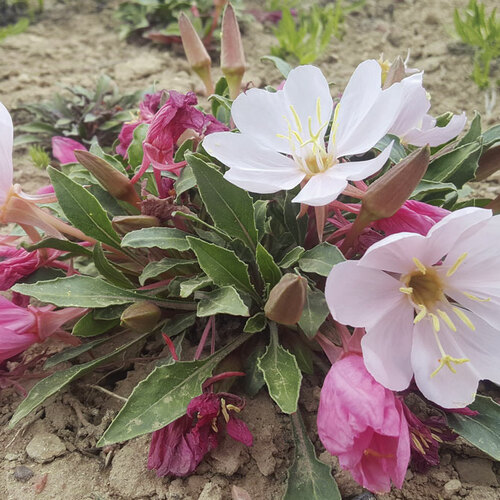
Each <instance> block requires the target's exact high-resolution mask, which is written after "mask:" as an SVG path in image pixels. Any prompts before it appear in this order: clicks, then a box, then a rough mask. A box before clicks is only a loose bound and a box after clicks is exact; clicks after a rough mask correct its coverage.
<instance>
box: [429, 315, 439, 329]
mask: <svg viewBox="0 0 500 500" xmlns="http://www.w3.org/2000/svg"><path fill="white" fill-rule="evenodd" d="M429 316H430V317H431V319H432V328H434V331H435V332H439V330H440V329H441V325H440V323H439V318H438V317H437V316H436V315H435V314H433V313H429Z"/></svg>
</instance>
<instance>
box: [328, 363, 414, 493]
mask: <svg viewBox="0 0 500 500" xmlns="http://www.w3.org/2000/svg"><path fill="white" fill-rule="evenodd" d="M318 435H319V438H320V439H321V442H322V443H323V445H324V446H325V448H326V450H327V451H328V452H329V453H331V454H332V455H336V456H338V458H339V463H340V466H341V467H342V468H343V469H347V470H348V471H349V472H350V473H351V474H352V476H353V478H354V479H355V480H356V481H357V482H358V483H359V484H361V485H362V486H363V487H365V488H367V489H369V490H370V491H373V492H377V493H382V492H388V491H389V490H390V489H391V481H392V482H393V484H394V485H395V486H397V487H398V488H401V486H402V484H403V481H404V477H405V474H406V470H407V467H408V463H409V460H410V437H409V432H408V424H407V422H406V419H405V416H404V413H403V407H402V404H401V402H400V401H399V400H398V399H397V398H396V397H395V396H394V394H393V393H392V392H391V391H389V390H388V389H386V388H385V387H383V386H382V385H380V384H379V383H378V382H377V381H375V379H374V378H373V377H372V376H371V375H370V374H369V373H368V372H367V370H366V368H365V365H364V363H363V358H362V357H361V356H360V355H358V354H353V353H348V354H347V355H345V356H344V357H342V358H341V359H340V360H339V361H337V362H336V363H334V364H333V365H332V367H331V368H330V371H329V372H328V374H327V376H326V378H325V381H324V383H323V388H322V389H321V397H320V402H319V409H318Z"/></svg>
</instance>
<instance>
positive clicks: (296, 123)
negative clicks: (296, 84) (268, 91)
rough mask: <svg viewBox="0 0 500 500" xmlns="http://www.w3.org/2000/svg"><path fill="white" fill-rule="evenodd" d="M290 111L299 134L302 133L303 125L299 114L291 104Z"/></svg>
mask: <svg viewBox="0 0 500 500" xmlns="http://www.w3.org/2000/svg"><path fill="white" fill-rule="evenodd" d="M290 111H291V112H292V115H293V119H294V120H295V125H297V128H298V129H299V132H302V123H300V119H299V115H298V114H297V110H296V109H295V108H294V107H293V106H292V105H291V104H290Z"/></svg>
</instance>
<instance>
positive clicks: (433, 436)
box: [431, 432, 443, 443]
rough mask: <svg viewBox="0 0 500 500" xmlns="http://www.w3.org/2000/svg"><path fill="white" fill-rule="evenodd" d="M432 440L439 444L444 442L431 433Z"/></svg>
mask: <svg viewBox="0 0 500 500" xmlns="http://www.w3.org/2000/svg"><path fill="white" fill-rule="evenodd" d="M431 438H432V439H434V441H437V442H438V443H442V442H443V440H442V439H441V438H440V437H439V436H438V435H437V434H434V433H433V432H431Z"/></svg>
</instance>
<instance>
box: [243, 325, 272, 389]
mask: <svg viewBox="0 0 500 500" xmlns="http://www.w3.org/2000/svg"><path fill="white" fill-rule="evenodd" d="M250 319H251V318H250ZM265 350H266V348H265V346H264V344H260V343H259V344H257V346H256V347H255V348H253V349H252V352H251V353H250V355H249V356H246V357H244V362H243V363H244V365H243V366H244V372H245V377H244V379H243V385H244V388H245V392H246V393H247V394H248V395H249V396H250V397H251V398H253V397H254V396H255V395H256V394H257V393H258V392H259V391H260V390H261V389H262V387H264V385H265V384H266V382H265V381H264V377H263V375H262V372H261V371H260V369H259V367H258V361H259V358H260V357H261V356H262V355H263V354H264V352H265Z"/></svg>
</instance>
